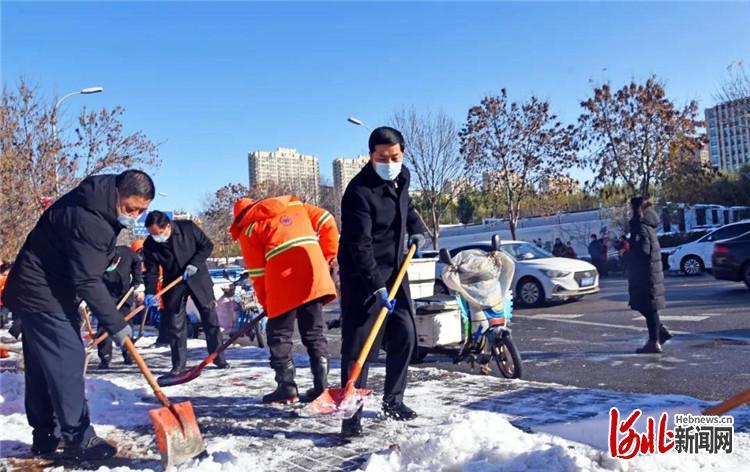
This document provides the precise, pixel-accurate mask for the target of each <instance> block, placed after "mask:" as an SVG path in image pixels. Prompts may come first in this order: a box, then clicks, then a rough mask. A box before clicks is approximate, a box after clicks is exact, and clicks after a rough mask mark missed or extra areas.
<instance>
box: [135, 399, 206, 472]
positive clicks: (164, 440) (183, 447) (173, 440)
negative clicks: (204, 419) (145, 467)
mask: <svg viewBox="0 0 750 472" xmlns="http://www.w3.org/2000/svg"><path fill="white" fill-rule="evenodd" d="M148 414H149V416H150V417H151V421H152V422H153V423H154V429H155V430H156V444H157V445H158V446H159V452H160V453H161V461H162V464H163V466H164V469H165V470H167V469H168V468H170V467H173V466H176V465H178V464H182V463H183V462H188V461H191V460H193V459H195V458H197V457H199V456H201V455H202V454H203V453H204V452H205V450H206V446H205V445H204V444H203V437H202V436H201V431H200V428H199V427H198V421H197V420H196V419H195V412H194V411H193V405H192V404H191V403H190V402H182V403H173V404H172V406H171V407H170V408H167V407H162V408H156V409H153V410H151V411H149V412H148Z"/></svg>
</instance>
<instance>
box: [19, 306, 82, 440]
mask: <svg viewBox="0 0 750 472" xmlns="http://www.w3.org/2000/svg"><path fill="white" fill-rule="evenodd" d="M21 316H22V319H23V328H22V329H23V355H24V362H25V365H26V368H25V371H24V375H25V379H26V392H25V402H26V417H27V419H28V421H29V426H31V427H32V428H33V430H34V436H35V437H37V436H39V437H44V436H47V435H48V434H50V433H53V432H54V433H55V435H56V436H62V439H63V440H64V442H65V445H66V446H74V445H77V444H80V443H81V442H82V441H85V440H88V439H89V438H91V437H92V436H94V434H95V433H94V428H93V427H92V426H91V422H90V420H89V411H88V406H87V404H86V396H85V385H84V379H83V364H84V359H85V356H86V354H85V350H84V347H83V342H82V341H81V334H80V331H79V327H80V318H79V316H78V315H77V314H76V315H65V314H63V313H25V314H23V315H21Z"/></svg>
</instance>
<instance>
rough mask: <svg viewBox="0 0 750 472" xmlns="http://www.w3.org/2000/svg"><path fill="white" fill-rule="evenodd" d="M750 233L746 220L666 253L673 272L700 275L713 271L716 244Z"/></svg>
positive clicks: (667, 249) (667, 250)
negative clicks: (712, 259)
mask: <svg viewBox="0 0 750 472" xmlns="http://www.w3.org/2000/svg"><path fill="white" fill-rule="evenodd" d="M748 231H750V220H744V221H740V222H737V223H732V224H728V225H726V226H722V227H721V228H719V229H716V230H714V231H711V232H710V233H708V234H706V235H705V236H703V237H702V238H700V239H698V240H696V241H693V242H691V243H687V244H682V245H680V246H677V247H675V248H665V249H664V252H665V253H667V254H669V267H670V269H671V270H679V271H681V272H683V273H684V274H687V275H699V274H701V273H703V271H704V270H711V268H712V262H711V256H712V255H713V252H714V244H716V243H717V242H721V241H725V240H727V239H732V238H734V237H737V236H739V235H741V234H744V233H747V232H748Z"/></svg>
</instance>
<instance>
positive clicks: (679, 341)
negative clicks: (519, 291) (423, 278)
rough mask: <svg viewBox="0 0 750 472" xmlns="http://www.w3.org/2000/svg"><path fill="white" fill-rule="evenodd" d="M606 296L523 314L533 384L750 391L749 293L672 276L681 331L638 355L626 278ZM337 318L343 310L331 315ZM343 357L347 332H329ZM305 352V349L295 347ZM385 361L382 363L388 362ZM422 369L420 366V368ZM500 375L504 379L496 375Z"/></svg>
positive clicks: (671, 308)
mask: <svg viewBox="0 0 750 472" xmlns="http://www.w3.org/2000/svg"><path fill="white" fill-rule="evenodd" d="M601 288H602V290H601V292H600V293H598V294H596V295H593V296H590V297H588V298H585V299H583V300H581V301H579V302H574V303H563V304H558V305H551V306H546V307H542V308H536V309H516V310H515V312H514V318H513V325H512V328H513V337H514V339H515V341H516V344H517V346H518V347H519V349H520V350H521V355H522V357H523V362H524V363H523V367H524V375H523V378H524V379H526V380H535V381H541V382H556V383H560V384H563V385H571V386H577V387H585V388H602V389H607V390H613V391H619V392H632V393H675V394H686V395H691V396H694V397H698V398H702V399H705V400H719V399H725V398H727V397H728V396H730V395H731V394H732V393H733V392H737V391H740V390H743V389H746V388H750V366H749V365H748V360H750V290H748V289H747V288H746V287H745V285H742V284H736V283H730V282H719V281H716V280H714V279H713V278H712V277H710V276H703V277H684V276H671V277H667V279H666V288H667V300H668V308H667V309H666V310H664V312H663V315H662V319H663V322H664V324H665V325H667V326H668V327H669V329H670V330H671V331H672V332H673V333H674V334H675V336H674V338H672V340H670V341H669V342H668V343H667V344H666V345H665V351H664V353H663V354H662V355H638V354H635V352H634V351H635V349H636V348H638V347H640V346H641V345H643V343H644V342H645V341H646V337H647V330H646V323H645V320H644V319H643V318H642V317H641V316H640V315H639V314H638V313H636V312H634V311H632V310H630V309H629V308H628V306H627V300H628V296H627V281H626V280H625V279H623V278H617V277H614V278H607V279H604V280H603V281H602V284H601ZM337 316H338V307H337V306H335V305H333V306H331V307H328V308H327V310H326V317H327V318H328V319H333V318H336V317H337ZM326 335H327V337H328V340H329V343H330V351H331V353H332V355H333V354H337V353H338V352H339V346H340V331H339V330H329V331H327V333H326ZM296 349H297V350H298V351H304V348H302V347H301V345H300V344H299V343H296ZM381 360H382V359H381ZM421 366H425V367H439V368H443V369H447V370H450V371H460V372H475V373H477V374H478V375H479V373H478V371H477V370H473V369H472V368H471V367H470V366H469V365H468V364H460V365H454V364H453V363H452V362H451V361H450V359H449V358H448V357H447V356H441V355H434V354H431V355H429V356H428V357H427V358H426V359H425V361H424V363H422V364H421ZM416 367H419V366H416ZM496 375H499V374H496Z"/></svg>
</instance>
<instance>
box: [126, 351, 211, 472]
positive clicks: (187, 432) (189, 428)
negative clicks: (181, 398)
mask: <svg viewBox="0 0 750 472" xmlns="http://www.w3.org/2000/svg"><path fill="white" fill-rule="evenodd" d="M124 346H125V348H126V349H127V350H128V352H129V353H130V356H131V357H132V358H133V360H135V363H136V364H138V368H139V369H141V373H142V374H143V376H144V377H145V378H146V381H147V382H148V384H149V385H150V386H151V389H152V390H153V391H154V395H155V396H156V398H157V399H158V400H159V401H160V402H161V404H162V405H164V406H163V407H161V408H156V409H153V410H150V411H149V412H148V415H149V416H150V417H151V422H153V424H154V429H155V430H156V444H157V445H158V446H159V453H161V462H162V465H163V466H164V470H169V469H170V468H171V467H174V466H176V465H178V464H182V463H183V462H187V461H190V460H193V459H195V458H198V457H200V456H202V455H203V454H204V453H205V451H206V446H205V445H204V444H203V437H202V436H201V430H200V427H199V426H198V421H197V420H196V419H195V412H194V411H193V405H192V404H191V403H190V402H189V401H185V402H182V403H172V402H171V401H170V400H169V398H167V396H166V395H164V392H162V391H161V389H160V388H159V384H158V383H156V379H155V378H154V375H153V374H152V373H151V371H150V370H149V368H148V366H147V365H146V363H145V362H144V361H143V358H142V357H141V355H140V354H139V353H138V349H136V348H135V344H133V340H132V339H130V338H125V342H124Z"/></svg>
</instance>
